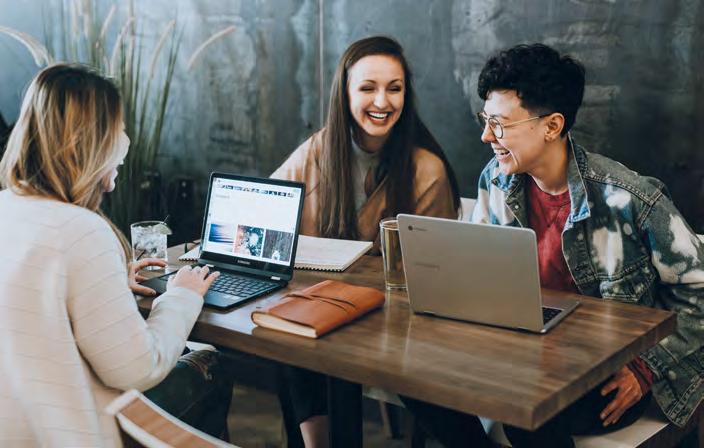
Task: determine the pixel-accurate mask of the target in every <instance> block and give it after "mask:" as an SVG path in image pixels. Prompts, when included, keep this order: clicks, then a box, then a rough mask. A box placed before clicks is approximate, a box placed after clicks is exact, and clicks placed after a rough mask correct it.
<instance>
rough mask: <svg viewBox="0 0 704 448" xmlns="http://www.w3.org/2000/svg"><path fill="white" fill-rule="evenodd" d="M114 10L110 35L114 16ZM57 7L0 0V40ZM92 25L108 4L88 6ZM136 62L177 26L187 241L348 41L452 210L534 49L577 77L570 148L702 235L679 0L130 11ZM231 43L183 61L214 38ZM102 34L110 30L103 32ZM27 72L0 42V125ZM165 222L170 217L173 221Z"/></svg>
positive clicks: (694, 65)
mask: <svg viewBox="0 0 704 448" xmlns="http://www.w3.org/2000/svg"><path fill="white" fill-rule="evenodd" d="M116 4H117V5H119V8H118V14H117V16H116V19H115V20H116V23H119V24H122V23H124V20H125V18H126V17H127V15H128V2H117V3H116ZM69 5H70V2H61V1H50V0H47V1H40V0H25V1H17V0H0V26H9V27H13V28H16V29H19V30H21V31H24V32H27V33H30V34H33V35H34V36H36V37H37V38H39V40H43V38H42V36H43V27H44V22H43V19H42V17H49V18H50V20H49V24H50V25H51V24H52V23H53V24H55V20H56V17H58V11H59V9H60V8H62V7H63V8H64V9H65V10H68V9H67V8H69ZM97 5H98V8H99V10H100V11H103V12H104V11H106V10H107V9H108V8H109V6H110V5H112V2H110V1H107V0H98V1H97ZM135 7H136V15H137V20H138V22H139V23H140V24H141V25H142V28H141V30H142V33H143V34H144V42H145V47H146V54H147V55H149V54H150V52H149V48H148V47H149V46H150V45H152V46H153V44H154V41H155V40H156V39H157V37H158V35H159V33H160V31H161V30H162V29H163V27H164V26H165V25H166V23H167V22H168V21H169V20H171V19H173V18H176V19H177V21H178V23H179V27H180V28H181V29H182V30H183V43H182V46H181V54H180V59H179V63H178V67H177V70H176V80H175V84H174V90H173V92H172V93H173V95H172V97H171V101H170V107H169V112H168V117H169V119H168V123H167V127H166V132H165V134H164V140H163V146H162V154H161V156H160V158H159V165H160V169H161V172H162V186H163V196H164V198H165V200H168V201H169V205H170V210H169V213H171V215H172V218H171V219H172V220H177V221H179V222H181V223H182V224H184V225H186V227H188V228H189V229H191V230H189V232H191V233H193V234H194V235H195V234H196V233H198V232H199V231H200V229H199V228H198V226H199V223H200V214H201V213H202V211H201V207H202V201H203V200H202V196H203V194H204V191H203V190H204V188H205V186H206V185H207V182H206V179H207V174H208V173H209V172H210V171H212V170H215V169H217V170H221V171H231V172H236V173H241V174H256V175H268V174H270V173H271V172H272V171H273V170H274V169H275V168H276V167H277V166H278V165H279V164H280V163H281V162H282V161H283V160H284V159H285V158H286V156H287V155H288V154H289V153H290V152H291V151H292V150H293V149H294V148H295V147H296V146H297V145H298V144H299V143H300V142H301V141H303V140H304V139H305V138H306V137H307V136H308V135H310V134H311V133H312V132H314V131H315V130H317V129H318V128H319V127H320V126H321V123H322V116H323V113H324V110H325V107H326V104H327V96H328V89H329V86H330V81H331V78H332V73H333V71H334V68H335V64H336V62H337V59H338V58H339V56H340V54H341V53H342V52H343V50H344V49H345V47H346V46H347V45H349V44H350V43H351V42H353V41H354V40H356V39H359V38H361V37H365V36H369V35H373V34H386V35H390V36H393V37H395V38H396V39H398V40H399V41H400V42H401V43H402V44H403V45H404V47H405V49H406V53H407V56H408V58H409V60H410V63H411V66H412V69H413V70H414V75H415V80H416V85H415V87H416V90H417V94H418V97H419V98H418V100H419V104H420V111H421V115H422V117H423V118H424V120H425V121H426V123H427V124H428V125H429V127H430V129H431V130H432V132H433V133H434V134H435V135H436V137H437V138H438V140H439V141H440V143H441V144H442V145H443V147H444V149H445V151H446V152H447V154H448V156H449V159H450V161H451V163H452V165H453V166H454V168H455V170H456V172H457V175H458V177H459V181H460V185H461V188H462V194H463V196H470V197H474V196H475V195H476V181H477V176H478V174H479V172H480V171H481V169H482V167H483V166H484V164H485V163H486V162H487V161H488V160H489V158H490V157H491V153H490V151H489V149H488V148H487V147H486V146H485V145H483V144H482V143H481V142H480V141H479V135H480V129H479V128H478V126H477V124H476V123H475V122H474V121H473V119H472V117H473V114H474V113H475V112H476V111H478V110H480V109H481V102H480V101H479V99H478V98H477V95H476V82H477V75H478V73H479V71H480V70H481V67H482V65H483V63H484V61H485V60H486V58H487V56H488V55H490V54H491V53H492V52H494V51H496V50H498V49H502V48H506V47H509V46H512V45H515V44H518V43H527V42H543V43H546V44H549V45H553V46H555V47H556V48H558V49H559V50H561V51H565V52H569V53H571V54H572V55H574V56H576V57H577V58H578V59H580V60H581V61H582V62H583V63H584V64H585V66H586V67H587V89H586V94H585V102H584V105H583V107H582V109H581V111H580V113H579V116H578V118H577V124H576V127H575V129H574V136H575V138H576V140H577V142H578V143H580V144H581V145H583V146H585V147H586V148H587V149H588V150H590V151H594V152H599V153H602V154H605V155H608V156H610V157H612V158H614V159H616V160H619V161H621V162H622V163H624V164H625V165H627V166H629V167H630V168H632V169H634V170H636V171H639V172H641V173H642V174H647V175H651V176H655V177H658V178H660V179H662V180H663V181H664V182H665V183H666V184H667V185H668V187H669V189H670V192H671V193H672V196H673V197H674V201H675V204H676V205H677V206H678V207H679V209H680V210H681V211H682V212H683V214H684V215H685V217H686V218H687V220H688V222H689V223H690V224H691V225H692V226H693V227H694V228H695V230H696V231H697V232H698V233H704V126H700V123H704V79H703V77H704V76H703V75H702V74H703V73H704V49H703V48H704V2H702V1H693V0H667V1H661V0H631V1H627V0H524V1H509V0H455V1H451V0H444V1H443V0H438V1H430V0H429V1H419V0H416V1H411V0H405V1H404V0H388V1H379V0H337V1H334V0H240V1H236V0H217V1H216V0H210V1H205V0H201V1H195V0H188V1H185V0H184V1H169V0H154V1H149V2H138V4H137V5H135ZM228 25H235V26H236V27H237V30H236V31H235V32H234V33H233V34H230V35H229V36H227V37H225V39H223V40H222V41H220V42H217V43H216V44H214V45H213V46H212V47H210V48H209V49H208V50H207V51H206V52H205V53H204V54H203V55H202V57H201V59H200V61H199V62H198V64H197V66H196V67H195V68H194V69H193V70H192V71H190V72H189V71H187V70H186V67H185V65H186V61H187V60H188V58H189V57H190V55H191V53H192V52H193V50H194V49H195V48H196V47H197V46H198V45H199V44H200V43H201V42H202V41H203V40H205V39H206V38H207V37H208V36H210V35H211V34H212V33H214V32H215V31H217V30H219V29H222V28H224V27H226V26H228ZM113 33H115V31H114V30H113ZM36 70H37V67H36V66H35V65H34V63H33V62H32V59H31V57H30V56H29V54H28V53H27V52H26V51H25V50H24V48H23V47H21V46H20V45H19V44H18V43H16V42H15V41H13V40H11V39H9V38H7V37H6V36H0V113H2V115H3V116H4V117H5V119H6V120H7V121H8V122H14V120H15V119H16V117H17V113H18V110H19V105H20V100H21V97H22V93H23V89H24V87H25V86H26V84H27V82H28V81H29V79H30V78H31V76H32V75H33V74H34V73H35V72H36ZM174 216H175V218H174Z"/></svg>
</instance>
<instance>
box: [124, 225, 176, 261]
mask: <svg viewBox="0 0 704 448" xmlns="http://www.w3.org/2000/svg"><path fill="white" fill-rule="evenodd" d="M130 231H131V234H132V258H133V260H134V261H138V260H143V259H145V258H160V259H162V260H164V261H166V262H168V259H167V257H166V248H167V245H166V237H167V236H168V235H169V234H170V233H171V230H169V228H168V227H167V226H166V224H165V223H164V222H163V221H140V222H135V223H134V224H132V225H131V226H130ZM146 269H147V270H158V269H163V268H161V267H160V266H147V267H146Z"/></svg>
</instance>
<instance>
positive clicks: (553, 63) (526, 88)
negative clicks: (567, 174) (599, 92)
mask: <svg viewBox="0 0 704 448" xmlns="http://www.w3.org/2000/svg"><path fill="white" fill-rule="evenodd" d="M494 90H515V91H516V94H517V95H518V98H520V99H521V105H522V106H523V107H524V108H526V109H528V110H530V111H531V112H535V113H538V114H547V113H554V112H559V113H561V114H562V115H563V116H564V117H565V127H564V128H563V129H562V133H561V135H562V136H565V135H567V132H568V131H569V130H570V129H571V128H572V125H574V121H575V117H576V116H577V110H578V109H579V106H580V105H581V104H582V98H583V97H584V66H583V65H582V64H581V63H580V62H579V61H577V60H576V59H574V58H572V57H570V56H567V55H560V53H558V52H557V50H555V49H553V48H550V47H548V46H547V45H543V44H532V45H517V46H515V47H513V48H509V49H508V50H504V51H501V52H499V53H498V54H496V55H494V56H492V57H491V59H489V60H488V61H487V62H486V64H484V68H482V72H481V73H480V74H479V84H478V86H477V93H478V94H479V96H480V97H481V98H482V99H483V100H485V101H486V99H487V97H488V95H489V93H490V92H492V91H494Z"/></svg>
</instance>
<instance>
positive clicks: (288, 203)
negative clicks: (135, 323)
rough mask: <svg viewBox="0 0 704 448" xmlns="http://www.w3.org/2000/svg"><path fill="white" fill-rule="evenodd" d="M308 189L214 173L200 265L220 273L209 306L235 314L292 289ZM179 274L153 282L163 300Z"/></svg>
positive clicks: (150, 283) (210, 292)
mask: <svg viewBox="0 0 704 448" xmlns="http://www.w3.org/2000/svg"><path fill="white" fill-rule="evenodd" d="M304 196H305V184H302V183H299V182H289V181H283V180H275V179H262V178H255V177H245V176H238V175H234V174H224V173H213V174H211V175H210V185H209V187H208V199H207V200H206V206H205V216H204V219H203V231H202V233H201V241H202V247H201V253H200V257H199V258H198V264H199V265H201V266H203V265H207V266H208V267H210V269H211V270H216V271H220V277H219V278H218V279H217V280H216V281H215V282H214V283H213V284H212V285H211V287H210V289H209V290H208V292H207V294H206V295H205V304H206V305H208V306H211V307H214V308H221V309H225V308H229V307H232V306H235V305H238V304H240V303H242V302H244V301H246V300H250V299H253V298H255V297H260V296H262V295H265V294H268V293H270V292H272V291H275V290H277V289H279V288H283V287H285V286H286V284H287V283H288V281H289V280H291V278H292V277H293V267H294V262H295V258H296V247H297V244H298V231H299V227H300V224H301V213H302V210H303V198H304ZM175 274H176V273H175V272H172V273H169V274H166V275H162V276H161V277H156V278H153V279H150V280H147V281H146V282H144V283H143V285H144V286H148V287H150V288H153V289H154V290H155V291H156V292H157V293H158V294H161V293H163V292H165V291H166V282H167V280H168V278H169V277H170V276H171V275H175Z"/></svg>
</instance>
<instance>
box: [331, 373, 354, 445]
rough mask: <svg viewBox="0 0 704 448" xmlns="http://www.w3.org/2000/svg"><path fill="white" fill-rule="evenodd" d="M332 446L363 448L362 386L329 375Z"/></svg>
mask: <svg viewBox="0 0 704 448" xmlns="http://www.w3.org/2000/svg"><path fill="white" fill-rule="evenodd" d="M328 413H329V415H330V446H331V447H335V448H338V447H350V448H362V386H361V385H359V384H355V383H350V382H348V381H345V380H341V379H339V378H335V377H330V376H329V377H328Z"/></svg>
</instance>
